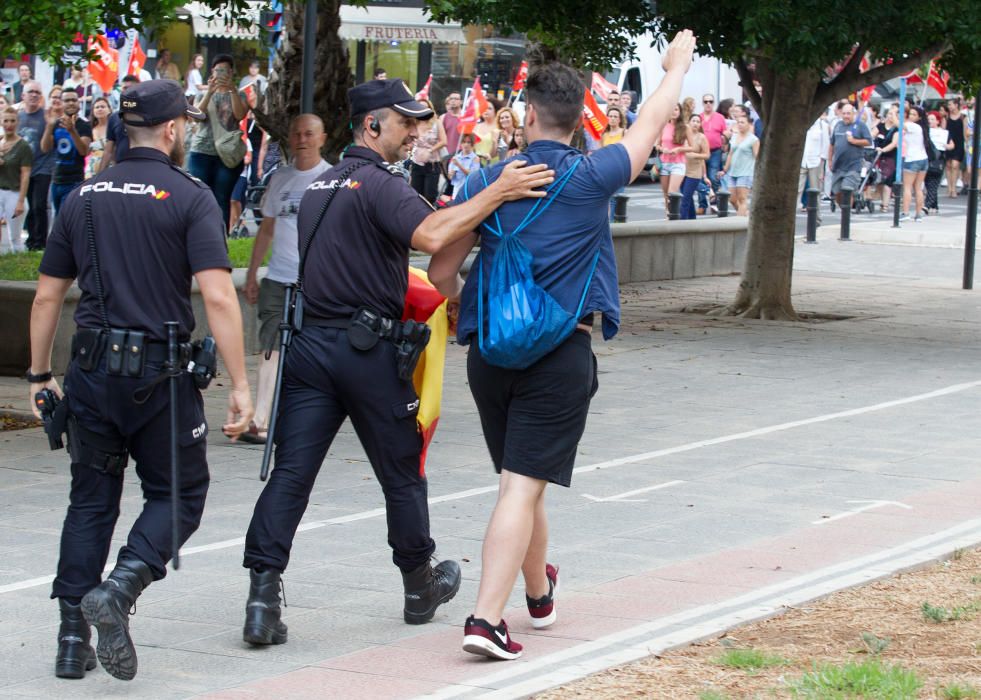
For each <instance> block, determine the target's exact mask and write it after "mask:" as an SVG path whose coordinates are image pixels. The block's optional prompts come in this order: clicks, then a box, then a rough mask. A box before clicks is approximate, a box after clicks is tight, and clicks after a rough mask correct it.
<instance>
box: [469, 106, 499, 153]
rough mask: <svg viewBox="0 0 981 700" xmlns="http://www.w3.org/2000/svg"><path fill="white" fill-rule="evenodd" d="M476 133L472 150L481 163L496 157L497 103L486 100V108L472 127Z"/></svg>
mask: <svg viewBox="0 0 981 700" xmlns="http://www.w3.org/2000/svg"><path fill="white" fill-rule="evenodd" d="M473 133H474V134H476V135H477V139H476V141H475V143H474V152H475V153H476V154H477V155H478V156H480V160H481V162H482V165H488V164H489V163H491V161H492V160H496V159H497V104H495V102H494V101H493V100H487V109H485V110H484V113H483V114H482V115H480V121H479V122H477V125H476V126H475V127H474V129H473Z"/></svg>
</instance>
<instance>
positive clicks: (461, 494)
mask: <svg viewBox="0 0 981 700" xmlns="http://www.w3.org/2000/svg"><path fill="white" fill-rule="evenodd" d="M978 386H981V380H978V381H974V382H965V383H963V384H953V385H951V386H948V387H944V388H943V389H937V390H936V391H930V392H927V393H925V394H916V395H914V396H907V397H906V398H903V399H896V400H894V401H884V402H882V403H877V404H872V405H870V406H862V407H861V408H853V409H850V410H847V411H839V412H837V413H826V414H824V415H822V416H815V417H814V418H804V419H802V420H797V421H791V422H789V423H779V424H777V425H771V426H768V427H766V428H757V429H756V430H748V431H746V432H742V433H733V434H732V435H723V436H722V437H717V438H712V439H710V440H699V441H697V442H689V443H687V444H684V445H678V446H677V447H668V448H666V449H663V450H654V451H652V452H643V453H641V454H636V455H631V456H629V457H620V458H618V459H611V460H607V461H606V462H597V463H596V464H586V465H583V466H581V467H576V468H575V469H573V472H574V473H576V474H586V473H589V472H593V471H598V470H600V469H611V468H613V467H619V466H623V465H625V464H635V463H637V462H646V461H648V460H651V459H656V458H657V457H666V456H667V455H673V454H679V453H681V452H689V451H691V450H697V449H701V448H702V447H712V446H714V445H721V444H724V443H727V442H734V441H736V440H747V439H749V438H754V437H759V436H761V435H769V434H771V433H776V432H780V431H782V430H791V429H793V428H799V427H802V426H805V425H813V424H814V423H824V422H826V421H830V420H835V419H838V418H850V417H852V416H859V415H862V414H864V413H872V412H874V411H882V410H885V409H887V408H895V407H896V406H904V405H906V404H911V403H916V402H918V401H927V400H929V399H935V398H939V397H941V396H949V395H950V394H957V393H959V392H962V391H967V390H968V389H973V388H975V387H978ZM497 487H498V485H497V484H494V485H493V486H482V487H479V488H475V489H468V490H466V491H457V492H455V493H448V494H446V495H445V496H437V497H435V498H430V499H429V504H430V505H435V504H437V503H447V502H449V501H457V500H460V499H463V498H470V497H471V496H479V495H481V494H485V493H492V492H494V491H497ZM384 514H385V509H384V508H375V509H373V510H366V511H362V512H361V513H352V514H350V515H342V516H339V517H337V518H330V519H329V520H318V521H314V522H310V523H304V524H302V525H300V527H299V528H298V531H303V532H306V531H308V530H315V529H318V528H321V527H326V526H328V525H338V524H341V523H351V522H356V521H358V520H367V519H369V518H378V517H381V516H383V515H384ZM244 542H245V539H244V538H242V537H236V538H234V539H230V540H222V541H220V542H212V543H211V544H204V545H198V546H195V547H188V548H187V549H184V550H182V551H181V554H185V555H188V554H198V553H200V552H213V551H216V550H219V549H228V548H229V547H241V546H242V544H244ZM108 571H110V569H106V572H108ZM53 580H54V576H41V577H39V578H32V579H27V580H26V581H18V582H16V583H8V584H6V585H3V586H0V595H3V594H4V593H12V592H14V591H21V590H24V589H27V588H34V587H35V586H43V585H44V584H46V583H51V581H53Z"/></svg>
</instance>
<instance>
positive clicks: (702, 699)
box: [698, 690, 729, 700]
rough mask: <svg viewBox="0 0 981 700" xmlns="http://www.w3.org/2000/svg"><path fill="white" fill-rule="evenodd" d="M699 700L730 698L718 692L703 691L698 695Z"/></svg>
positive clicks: (724, 699)
mask: <svg viewBox="0 0 981 700" xmlns="http://www.w3.org/2000/svg"><path fill="white" fill-rule="evenodd" d="M698 700H729V696H728V695H726V694H725V693H720V692H719V691H718V690H703V691H702V692H701V693H699V694H698Z"/></svg>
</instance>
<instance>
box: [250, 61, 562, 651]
mask: <svg viewBox="0 0 981 700" xmlns="http://www.w3.org/2000/svg"><path fill="white" fill-rule="evenodd" d="M348 99H349V100H350V106H351V123H352V128H353V132H354V134H353V135H354V145H352V146H351V147H350V148H348V150H347V151H346V153H345V154H344V157H343V158H342V160H341V162H340V163H338V164H337V165H336V166H334V167H333V168H331V169H330V170H327V171H325V172H324V174H323V175H321V176H320V177H319V178H318V179H317V180H315V181H314V182H313V183H311V184H310V186H309V187H308V189H307V192H306V194H305V195H304V196H303V199H302V200H301V202H300V211H299V215H298V230H299V240H300V253H301V262H300V268H299V269H300V275H301V278H302V279H303V283H302V292H303V300H304V307H305V311H304V315H303V321H302V329H301V330H299V332H298V333H297V334H296V335H295V336H294V338H293V340H292V344H291V346H290V349H289V353H288V354H287V358H286V366H285V370H284V377H283V388H282V396H281V398H280V410H279V414H278V424H277V428H276V434H275V441H276V462H275V469H274V470H273V472H272V476H271V477H270V479H269V482H268V483H267V484H266V487H265V489H263V492H262V495H261V496H260V497H259V501H258V502H257V503H256V507H255V513H254V514H253V516H252V523H251V524H250V526H249V531H248V534H247V535H246V539H245V561H244V565H245V567H246V568H247V569H249V574H250V577H251V587H250V590H249V598H248V603H247V605H246V619H245V627H244V630H243V637H244V639H245V641H246V642H248V643H251V644H282V643H284V642H285V641H286V637H287V630H286V625H285V624H284V623H283V622H282V620H281V619H280V598H279V588H280V585H281V583H280V577H281V574H282V572H283V571H284V570H285V569H286V565H287V563H288V562H289V555H290V548H291V546H292V544H293V537H294V535H295V534H296V529H297V526H298V525H299V523H300V519H301V517H302V516H303V512H304V510H305V509H306V506H307V502H308V500H309V496H310V491H311V490H312V488H313V484H314V481H315V480H316V478H317V474H318V472H319V471H320V467H321V464H322V463H323V461H324V457H325V456H326V454H327V450H328V449H329V447H330V444H331V442H332V441H333V439H334V436H335V435H336V434H337V430H338V429H339V428H340V426H341V424H342V423H343V422H344V419H345V418H346V417H348V416H349V417H350V418H351V422H352V424H353V425H354V429H355V431H356V432H357V434H358V437H359V439H360V441H361V445H362V446H363V447H364V449H365V452H366V453H367V455H368V458H369V460H370V461H371V466H372V468H373V470H374V473H375V477H376V478H377V479H378V482H379V484H381V487H382V491H383V493H384V496H385V505H386V512H387V517H388V542H389V545H390V546H391V547H392V550H393V557H392V558H393V560H394V562H395V565H396V566H398V568H399V569H400V571H401V572H402V582H403V587H404V590H405V600H404V608H403V617H404V619H405V621H406V622H407V623H409V624H421V623H424V622H428V621H429V620H431V619H432V617H433V615H434V613H435V611H436V608H437V607H438V606H439V605H440V604H442V603H444V602H446V601H448V600H450V599H451V598H452V597H453V596H454V595H455V594H456V592H457V590H458V589H459V587H460V567H459V565H458V564H457V563H456V562H453V561H444V562H442V563H440V564H438V565H437V566H435V567H433V566H432V565H431V563H430V556H431V555H432V553H433V551H434V549H435V544H434V543H433V540H432V538H431V537H430V535H429V507H428V502H427V498H426V494H427V486H426V477H425V474H424V473H423V471H422V469H421V466H420V460H419V453H420V448H421V445H422V441H421V438H420V435H419V432H418V428H417V426H416V413H417V412H418V409H419V401H418V397H417V396H416V393H415V391H414V389H413V386H412V381H411V370H410V371H409V372H408V376H406V372H405V369H406V368H405V367H404V366H403V368H402V372H401V373H400V371H399V368H398V364H399V362H400V353H401V350H404V349H405V346H404V343H402V344H399V343H397V342H393V341H396V340H397V339H398V338H399V337H400V329H403V328H404V327H403V326H402V324H401V323H400V322H399V321H398V319H399V318H400V317H401V315H402V309H403V306H404V303H405V293H406V290H407V287H408V263H409V259H408V256H409V249H410V248H414V249H417V250H423V251H425V252H428V253H434V252H436V251H438V250H440V249H442V248H443V247H445V246H448V245H452V244H453V243H454V242H455V241H458V240H459V239H461V238H463V237H464V236H465V235H466V234H467V233H469V232H471V231H473V229H474V228H475V227H476V226H477V225H478V224H479V223H480V222H481V221H482V220H483V218H484V217H486V216H488V215H489V214H490V213H491V212H492V211H493V210H494V208H495V207H496V206H498V204H500V203H502V202H504V201H508V200H512V199H519V198H523V197H528V196H543V194H544V193H543V192H539V191H536V190H535V188H537V187H541V186H542V185H546V184H548V183H549V182H551V181H552V175H553V173H552V172H551V171H549V170H547V169H546V167H545V166H530V167H523V166H524V163H517V164H514V165H511V166H509V167H507V168H505V170H504V171H503V174H502V179H501V180H499V181H498V182H497V183H495V185H494V186H491V187H489V188H488V189H487V190H485V191H484V192H483V193H482V195H481V196H477V197H474V198H473V199H472V200H470V201H469V202H467V203H466V204H462V205H460V206H455V207H451V208H449V209H445V210H442V211H439V212H434V211H433V209H432V207H431V206H429V204H428V203H427V202H426V201H425V200H424V199H423V198H422V197H420V196H419V194H417V193H416V192H415V191H414V190H413V189H412V188H411V187H410V186H409V185H408V183H407V182H406V181H405V180H404V179H403V178H402V177H401V176H399V175H398V174H393V173H392V172H390V171H389V170H388V167H387V164H389V163H393V164H394V163H398V162H401V161H403V160H405V158H406V156H407V154H408V151H409V149H410V148H411V147H412V144H413V142H414V141H415V139H416V136H417V133H418V123H419V120H421V119H428V118H429V117H430V116H431V115H432V112H431V110H430V109H429V108H428V107H427V106H426V105H424V104H421V103H419V102H417V101H416V100H415V99H414V97H413V95H412V92H411V91H410V90H409V88H408V87H407V86H406V85H405V83H404V82H402V81H401V80H397V79H394V80H373V81H370V82H367V83H364V84H362V85H359V86H357V87H355V88H352V89H351V90H350V91H349V92H348ZM483 195H486V196H483ZM331 196H333V198H332V199H331V200H330V202H329V205H328V207H327V209H324V203H325V202H326V201H327V198H328V197H331ZM308 241H309V244H307V242H308ZM400 348H401V350H400ZM402 359H404V358H402Z"/></svg>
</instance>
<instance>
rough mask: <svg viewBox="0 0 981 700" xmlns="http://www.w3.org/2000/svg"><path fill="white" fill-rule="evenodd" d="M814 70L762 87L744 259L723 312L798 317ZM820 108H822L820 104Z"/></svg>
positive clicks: (815, 85) (759, 316) (753, 316)
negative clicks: (797, 253) (795, 297)
mask: <svg viewBox="0 0 981 700" xmlns="http://www.w3.org/2000/svg"><path fill="white" fill-rule="evenodd" d="M817 87H818V80H817V78H816V77H815V75H814V74H813V73H801V74H797V75H789V76H782V75H779V74H777V75H774V79H773V84H771V85H763V86H762V88H763V103H764V112H765V113H766V114H765V119H764V131H763V143H762V145H761V148H760V153H759V158H758V160H757V164H756V173H755V176H754V178H753V190H752V202H751V205H750V210H749V240H748V243H747V247H746V263H745V267H744V269H743V275H742V280H741V281H740V283H739V291H738V292H737V294H736V299H735V301H734V302H733V303H732V304H731V305H729V306H728V307H726V308H725V309H724V310H722V314H724V315H733V316H742V317H745V318H761V319H773V320H797V313H796V312H795V311H794V307H793V304H792V303H791V299H790V289H791V279H792V272H793V261H794V226H795V218H796V210H797V178H798V175H799V173H800V161H801V157H802V156H803V153H804V135H805V133H806V132H807V129H808V127H809V126H810V125H811V123H812V122H813V120H814V118H815V109H816V108H815V107H814V105H813V104H812V103H813V101H814V95H815V92H816V90H817ZM817 109H820V108H817Z"/></svg>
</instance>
